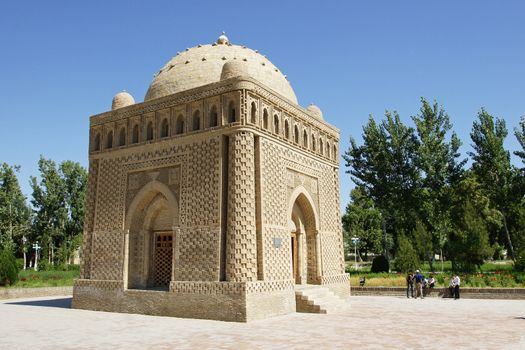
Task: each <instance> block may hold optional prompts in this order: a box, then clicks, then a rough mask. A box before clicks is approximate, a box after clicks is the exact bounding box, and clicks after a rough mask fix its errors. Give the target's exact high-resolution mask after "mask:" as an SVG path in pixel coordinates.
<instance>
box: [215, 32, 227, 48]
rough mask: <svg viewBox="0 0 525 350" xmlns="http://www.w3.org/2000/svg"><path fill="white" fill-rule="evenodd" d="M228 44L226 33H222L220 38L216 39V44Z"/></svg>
mask: <svg viewBox="0 0 525 350" xmlns="http://www.w3.org/2000/svg"><path fill="white" fill-rule="evenodd" d="M229 43H230V40H228V37H227V36H226V33H225V32H224V31H223V32H222V34H221V36H220V37H219V38H218V39H217V44H221V45H228V44H229Z"/></svg>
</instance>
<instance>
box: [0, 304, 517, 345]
mask: <svg viewBox="0 0 525 350" xmlns="http://www.w3.org/2000/svg"><path fill="white" fill-rule="evenodd" d="M350 302H351V308H350V310H347V311H344V312H341V313H338V314H330V315H317V314H299V313H297V314H292V315H287V316H279V317H274V318H271V319H267V320H262V321H255V322H251V323H247V324H246V323H229V322H219V321H207V320H191V319H181V318H171V317H156V316H144V315H129V314H117V313H105V312H94V311H84V310H73V309H70V304H71V298H70V297H58V298H35V299H24V300H21V299H17V300H3V301H0V349H22V348H24V349H339V348H341V349H342V348H344V349H525V302H524V301H516V300H480V299H461V300H452V299H439V298H427V299H425V300H419V299H418V300H413V299H410V300H408V299H406V298H396V297H364V296H363V297H352V298H351V301H350Z"/></svg>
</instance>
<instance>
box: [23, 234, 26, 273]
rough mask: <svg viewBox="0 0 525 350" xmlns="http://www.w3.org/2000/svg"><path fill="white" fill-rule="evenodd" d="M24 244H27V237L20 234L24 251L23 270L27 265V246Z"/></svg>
mask: <svg viewBox="0 0 525 350" xmlns="http://www.w3.org/2000/svg"><path fill="white" fill-rule="evenodd" d="M26 244H27V238H26V236H22V251H23V252H24V270H25V269H26V266H27V254H26V252H27V247H26Z"/></svg>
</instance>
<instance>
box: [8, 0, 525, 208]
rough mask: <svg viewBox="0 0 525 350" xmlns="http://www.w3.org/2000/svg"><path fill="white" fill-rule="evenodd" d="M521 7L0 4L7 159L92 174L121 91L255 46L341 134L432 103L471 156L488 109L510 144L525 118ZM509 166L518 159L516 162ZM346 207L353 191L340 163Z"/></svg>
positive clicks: (26, 168) (25, 178) (136, 90)
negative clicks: (96, 130) (189, 60)
mask: <svg viewBox="0 0 525 350" xmlns="http://www.w3.org/2000/svg"><path fill="white" fill-rule="evenodd" d="M524 23H525V2H523V1H488V0H487V1H434V2H432V3H431V2H429V1H421V0H419V1H406V0H403V1H339V2H332V1H310V2H307V1H282V0H281V1H275V2H272V1H265V2H255V1H236V2H233V1H198V2H194V1H143V2H138V1H120V2H119V1H4V2H2V4H1V5H0V44H1V46H0V162H8V163H10V164H18V165H21V166H22V171H21V173H20V181H21V184H22V186H23V190H24V192H25V193H26V194H27V195H28V196H30V188H29V185H28V182H29V176H30V175H36V174H37V161H38V157H39V155H40V154H43V155H44V156H45V157H47V158H52V159H54V160H56V161H57V162H60V161H62V160H66V159H71V160H75V161H78V162H80V163H81V164H83V165H85V166H86V165H87V147H88V117H89V116H90V115H93V114H96V113H100V112H103V111H106V110H108V109H110V106H111V99H112V97H113V95H114V94H115V93H117V92H118V91H120V90H123V89H125V90H127V91H129V92H130V93H132V94H133V96H135V99H136V100H137V101H142V100H143V98H144V95H145V93H146V90H147V88H148V85H149V83H150V81H151V79H152V76H153V73H155V72H156V71H158V69H159V68H160V67H162V66H163V65H164V64H165V63H166V62H167V61H168V60H169V59H170V58H171V57H172V56H174V55H175V54H176V53H177V51H182V50H184V49H185V48H187V47H191V46H195V45H197V44H200V43H211V42H213V41H214V40H215V39H216V38H217V37H218V35H219V34H220V32H221V31H222V30H225V31H226V33H227V35H228V37H229V38H230V41H231V42H233V43H235V44H241V45H246V46H249V47H251V48H254V49H258V50H259V51H261V52H262V53H263V54H266V55H267V56H268V58H269V59H270V60H271V61H272V62H273V63H274V64H275V65H277V66H278V67H279V68H280V69H281V71H283V72H284V74H286V75H288V79H289V81H290V82H291V83H292V86H293V88H294V89H295V92H296V94H297V97H298V99H299V103H300V104H301V105H303V106H307V105H308V104H309V103H310V102H314V103H315V104H317V105H319V106H320V107H321V109H322V110H323V112H324V115H325V119H326V120H327V121H328V122H330V123H333V124H335V125H336V126H337V127H339V128H340V129H341V141H342V142H341V150H344V149H346V148H347V147H348V140H349V137H350V136H351V135H352V136H354V137H356V138H357V139H360V134H361V127H362V125H363V124H364V123H365V122H366V119H367V118H368V115H369V114H373V115H374V116H375V117H376V118H381V117H382V116H383V113H384V111H385V109H389V110H397V111H398V112H399V113H400V114H401V116H402V118H403V120H405V121H407V122H410V116H411V115H414V114H416V113H417V112H418V109H419V98H420V96H425V97H427V98H428V99H430V100H434V99H436V100H438V101H439V102H440V103H441V104H443V105H444V107H445V109H446V110H447V112H448V113H449V115H450V117H451V119H452V122H453V124H454V129H455V130H456V132H457V133H458V134H459V135H460V137H461V139H462V140H463V142H464V146H463V149H462V150H463V154H465V153H466V151H468V150H469V149H470V139H469V132H470V128H471V126H472V122H473V120H474V118H475V116H476V113H477V111H478V110H479V109H480V107H482V106H483V107H485V108H486V109H487V110H488V111H489V112H490V113H492V114H493V115H495V116H499V117H503V118H504V119H505V120H506V121H507V126H508V128H509V138H508V140H507V146H508V148H509V149H510V150H511V151H512V150H515V149H517V147H518V144H517V142H516V141H515V139H514V136H513V135H512V129H513V128H514V127H515V126H516V125H517V124H518V121H519V118H520V116H524V115H525V25H524ZM514 161H515V160H514ZM341 165H342V166H341V198H342V205H343V206H344V205H345V204H346V203H347V202H348V197H349V192H350V189H351V188H352V183H351V181H350V178H349V177H348V175H345V174H344V163H343V162H341Z"/></svg>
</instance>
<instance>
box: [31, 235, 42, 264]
mask: <svg viewBox="0 0 525 350" xmlns="http://www.w3.org/2000/svg"><path fill="white" fill-rule="evenodd" d="M33 249H34V250H35V271H38V251H39V250H40V249H42V247H41V246H40V245H39V244H38V241H37V242H36V243H35V244H33Z"/></svg>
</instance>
